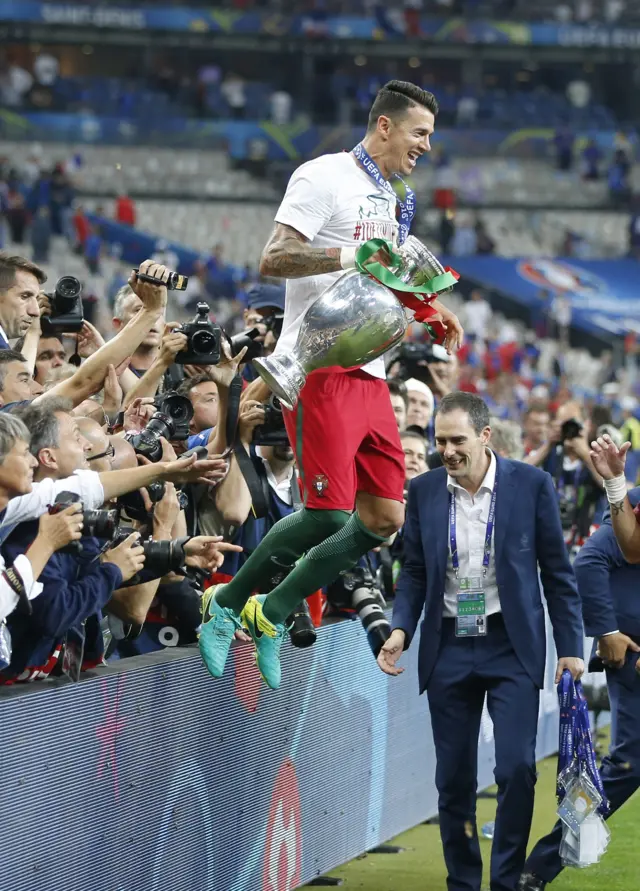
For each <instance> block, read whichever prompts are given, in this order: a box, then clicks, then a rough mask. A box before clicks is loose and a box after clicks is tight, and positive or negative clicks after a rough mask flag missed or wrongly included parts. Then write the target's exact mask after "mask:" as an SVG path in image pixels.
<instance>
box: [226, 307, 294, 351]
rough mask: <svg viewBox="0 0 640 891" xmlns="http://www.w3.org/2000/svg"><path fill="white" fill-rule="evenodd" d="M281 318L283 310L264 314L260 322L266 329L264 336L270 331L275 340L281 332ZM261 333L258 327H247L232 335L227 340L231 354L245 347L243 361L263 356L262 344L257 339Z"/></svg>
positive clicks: (282, 317)
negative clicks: (267, 314)
mask: <svg viewBox="0 0 640 891" xmlns="http://www.w3.org/2000/svg"><path fill="white" fill-rule="evenodd" d="M283 319H284V313H283V312H274V313H272V314H271V315H269V316H264V317H263V319H262V321H261V323H260V324H262V325H264V326H265V328H266V329H267V330H266V332H265V336H266V335H267V334H269V333H270V332H271V333H272V334H273V337H274V340H277V339H278V338H279V337H280V335H281V334H282V321H283ZM261 333H262V332H261V331H260V329H259V328H247V330H246V331H241V332H240V334H236V335H234V336H233V337H232V338H231V339H230V341H229V342H230V344H231V354H232V355H233V356H237V355H238V353H239V352H240V350H242V349H244V348H245V347H246V348H247V352H246V354H245V357H244V361H245V362H250V361H251V360H252V359H259V358H260V356H264V344H263V343H262V341H260V340H257V338H258V337H260V335H261Z"/></svg>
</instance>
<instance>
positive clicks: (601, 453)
mask: <svg viewBox="0 0 640 891" xmlns="http://www.w3.org/2000/svg"><path fill="white" fill-rule="evenodd" d="M630 448H631V443H630V442H624V443H623V444H622V445H621V446H620V448H618V446H617V445H616V444H615V442H614V441H613V440H612V439H611V437H610V436H609V434H608V433H605V434H604V436H599V437H598V438H597V439H596V440H594V441H593V442H592V443H591V451H590V452H589V455H590V456H591V460H592V461H593V466H594V467H595V469H596V470H597V471H598V473H599V474H600V476H601V477H602V479H603V480H612V479H614V478H615V477H616V476H620V474H622V473H624V466H625V463H626V460H627V452H628V451H629V449H630Z"/></svg>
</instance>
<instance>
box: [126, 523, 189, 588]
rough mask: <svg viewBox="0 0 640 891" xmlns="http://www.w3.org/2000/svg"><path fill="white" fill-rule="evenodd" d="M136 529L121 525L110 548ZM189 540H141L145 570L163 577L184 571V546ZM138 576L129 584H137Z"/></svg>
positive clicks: (157, 576) (154, 576) (147, 572)
mask: <svg viewBox="0 0 640 891" xmlns="http://www.w3.org/2000/svg"><path fill="white" fill-rule="evenodd" d="M135 531H136V530H135V529H134V528H133V527H132V526H121V527H120V528H119V529H118V531H117V532H116V534H115V535H114V536H113V539H112V541H110V542H109V549H111V548H116V547H118V545H120V544H122V542H123V541H125V539H127V538H128V537H129V536H130V535H131V533H132V532H135ZM188 541H189V537H188V536H187V537H186V538H178V539H176V540H175V541H174V540H172V541H153V540H151V539H148V540H147V541H141V542H140V544H141V545H142V549H143V550H144V571H145V575H148V576H149V578H162V576H164V575H167V574H168V573H170V572H175V573H182V574H184V573H183V572H182V569H183V566H184V563H185V559H186V558H185V553H184V546H185V544H186V543H187V542H188ZM136 583H137V582H136V577H135V576H134V578H133V579H132V580H131V581H130V582H129V584H136Z"/></svg>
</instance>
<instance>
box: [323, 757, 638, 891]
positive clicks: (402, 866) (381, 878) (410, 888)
mask: <svg viewBox="0 0 640 891" xmlns="http://www.w3.org/2000/svg"><path fill="white" fill-rule="evenodd" d="M538 770H539V774H538V782H537V785H536V806H535V813H534V817H533V827H532V830H531V839H530V847H533V845H534V844H535V842H536V841H537V840H538V838H540V836H542V835H544V834H545V833H547V832H548V831H549V830H550V829H551V827H552V825H553V821H554V811H555V776H556V759H555V757H554V758H548V759H546V760H545V761H542V762H541V763H540V764H539V765H538ZM491 791H495V790H491ZM494 817H495V799H483V798H481V799H479V801H478V827H482V826H483V825H484V824H485V823H487V822H488V821H490V820H493V819H494ZM639 822H640V792H638V793H637V794H636V795H634V797H633V798H632V799H631V800H630V801H628V802H627V804H626V805H625V806H624V807H623V808H621V809H620V810H619V811H618V812H617V813H616V814H614V815H613V817H612V818H611V820H609V823H608V825H609V829H610V830H611V841H610V842H609V848H608V850H607V852H606V854H605V856H604V858H603V859H602V861H601V863H599V864H597V865H596V866H592V867H589V868H588V869H565V870H564V871H563V872H562V873H561V874H560V876H559V877H558V878H557V879H556V880H555V882H554V883H553V884H552V885H551V886H549V887H550V889H551V888H552V889H553V891H603V889H606V891H632V889H634V888H637V887H638V877H639V875H640V851H639V850H638V846H639V844H638V838H639V837H638V823H639ZM391 843H392V844H397V845H399V846H400V847H402V848H404V851H403V852H402V853H401V854H367V855H364V856H363V857H360V858H358V859H357V860H353V861H352V862H351V863H347V864H346V865H345V866H342V867H340V869H336V870H335V871H334V872H332V873H331V875H332V876H335V877H337V878H341V879H344V884H343V885H342V887H343V888H344V891H356V889H365V891H445V889H446V881H445V880H446V871H445V866H444V860H443V859H442V848H441V846H440V831H439V828H438V826H437V825H422V826H416V827H415V828H414V829H410V830H409V831H408V832H403V833H402V835H399V836H398V837H397V838H395V839H393V842H391ZM481 846H482V853H483V860H484V863H485V869H484V875H483V888H488V887H489V873H488V869H489V854H490V850H491V842H490V841H487V840H486V839H483V838H482V839H481Z"/></svg>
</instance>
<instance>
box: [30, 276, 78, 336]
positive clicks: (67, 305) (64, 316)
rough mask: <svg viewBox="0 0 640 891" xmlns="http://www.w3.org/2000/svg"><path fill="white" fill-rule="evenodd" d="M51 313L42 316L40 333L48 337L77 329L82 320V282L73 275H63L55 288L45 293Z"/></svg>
mask: <svg viewBox="0 0 640 891" xmlns="http://www.w3.org/2000/svg"><path fill="white" fill-rule="evenodd" d="M46 296H47V297H48V298H49V303H50V305H51V313H50V314H49V315H46V316H42V320H41V322H42V334H43V335H44V337H50V336H52V335H54V334H62V333H66V332H67V331H79V330H80V329H81V328H82V323H83V322H84V312H83V309H82V284H81V282H80V281H79V280H78V279H77V278H75V276H73V275H63V276H62V278H59V279H58V281H57V282H56V286H55V290H54V291H53V293H51V294H46Z"/></svg>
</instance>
